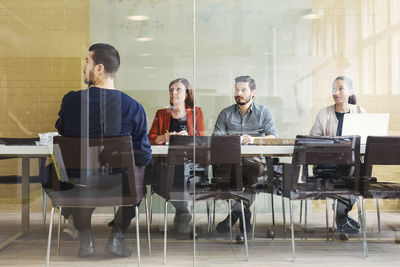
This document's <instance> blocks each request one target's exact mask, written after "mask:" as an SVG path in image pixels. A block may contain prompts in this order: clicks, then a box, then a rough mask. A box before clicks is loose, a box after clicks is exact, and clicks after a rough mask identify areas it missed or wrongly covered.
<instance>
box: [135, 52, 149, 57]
mask: <svg viewBox="0 0 400 267" xmlns="http://www.w3.org/2000/svg"><path fill="white" fill-rule="evenodd" d="M138 56H141V57H149V56H152V54H149V53H142V54H138Z"/></svg>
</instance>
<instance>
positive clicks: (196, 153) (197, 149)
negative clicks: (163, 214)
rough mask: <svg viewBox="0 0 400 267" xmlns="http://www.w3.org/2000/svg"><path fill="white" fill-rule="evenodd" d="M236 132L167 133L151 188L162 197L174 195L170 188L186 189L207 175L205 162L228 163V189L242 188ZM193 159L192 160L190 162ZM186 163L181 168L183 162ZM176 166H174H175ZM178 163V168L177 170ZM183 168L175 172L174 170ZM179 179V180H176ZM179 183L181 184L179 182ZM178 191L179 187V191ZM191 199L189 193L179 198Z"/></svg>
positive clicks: (191, 188) (191, 189) (191, 187)
mask: <svg viewBox="0 0 400 267" xmlns="http://www.w3.org/2000/svg"><path fill="white" fill-rule="evenodd" d="M240 152H241V150H240V136H196V137H195V138H194V137H193V136H171V138H170V143H169V147H168V157H167V161H166V165H165V166H164V170H165V171H164V172H163V175H162V177H161V179H159V181H158V183H156V185H155V190H154V191H155V192H156V193H158V194H159V195H161V196H162V197H164V198H165V199H168V200H169V199H171V198H174V197H172V196H171V192H174V191H175V192H179V191H181V190H183V191H186V193H190V192H192V191H193V186H194V185H195V184H199V183H201V182H202V181H203V182H204V178H207V173H208V165H213V164H229V165H232V166H234V168H235V177H234V179H233V180H232V181H231V189H235V190H241V189H242V177H241V153H240ZM193 163H195V164H193ZM185 164H186V165H187V166H188V167H186V168H184V165H185ZM176 167H178V168H176ZM179 167H182V169H180V170H179ZM177 170H178V171H180V172H181V173H182V172H184V176H186V177H185V178H184V180H182V175H179V174H178V175H176V171H177ZM177 179H180V180H181V181H177ZM180 185H182V186H183V187H182V186H180ZM181 192H182V191H181ZM185 199H186V200H189V199H192V198H191V196H189V194H186V196H185V197H184V198H183V199H182V198H181V197H180V199H179V200H185Z"/></svg>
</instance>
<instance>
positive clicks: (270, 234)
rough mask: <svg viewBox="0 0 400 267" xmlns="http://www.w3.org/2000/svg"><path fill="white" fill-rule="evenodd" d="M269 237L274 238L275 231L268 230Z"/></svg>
mask: <svg viewBox="0 0 400 267" xmlns="http://www.w3.org/2000/svg"><path fill="white" fill-rule="evenodd" d="M267 237H268V238H274V237H275V232H274V231H273V230H268V231H267Z"/></svg>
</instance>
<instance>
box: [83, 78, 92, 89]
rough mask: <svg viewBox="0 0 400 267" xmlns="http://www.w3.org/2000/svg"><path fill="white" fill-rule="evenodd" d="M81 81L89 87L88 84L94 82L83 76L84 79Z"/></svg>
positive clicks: (90, 84)
mask: <svg viewBox="0 0 400 267" xmlns="http://www.w3.org/2000/svg"><path fill="white" fill-rule="evenodd" d="M83 82H84V83H85V84H87V85H88V87H90V86H92V85H94V84H95V82H94V81H93V80H91V79H90V77H88V78H84V79H83Z"/></svg>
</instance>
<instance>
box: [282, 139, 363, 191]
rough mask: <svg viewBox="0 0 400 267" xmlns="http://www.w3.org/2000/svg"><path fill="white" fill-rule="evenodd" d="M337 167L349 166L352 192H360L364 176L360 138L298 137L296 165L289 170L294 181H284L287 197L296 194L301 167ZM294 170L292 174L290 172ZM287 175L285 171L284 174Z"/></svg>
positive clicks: (294, 162) (294, 157)
mask: <svg viewBox="0 0 400 267" xmlns="http://www.w3.org/2000/svg"><path fill="white" fill-rule="evenodd" d="M322 164H336V165H347V166H349V167H350V168H349V173H348V174H347V175H346V176H347V178H348V179H350V180H351V182H350V184H351V188H352V189H353V190H358V186H359V174H360V136H338V137H320V136H302V135H298V136H296V141H295V146H294V150H293V157H292V164H291V165H289V166H285V168H286V173H289V174H290V176H289V177H290V179H287V178H288V176H286V179H284V186H283V187H284V195H286V196H289V195H290V192H296V191H297V189H298V188H297V187H298V181H299V173H300V167H301V166H302V165H303V166H307V165H322ZM287 168H290V170H287ZM284 172H285V171H284Z"/></svg>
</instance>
